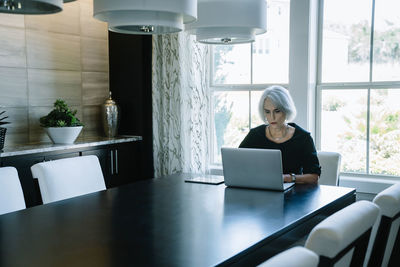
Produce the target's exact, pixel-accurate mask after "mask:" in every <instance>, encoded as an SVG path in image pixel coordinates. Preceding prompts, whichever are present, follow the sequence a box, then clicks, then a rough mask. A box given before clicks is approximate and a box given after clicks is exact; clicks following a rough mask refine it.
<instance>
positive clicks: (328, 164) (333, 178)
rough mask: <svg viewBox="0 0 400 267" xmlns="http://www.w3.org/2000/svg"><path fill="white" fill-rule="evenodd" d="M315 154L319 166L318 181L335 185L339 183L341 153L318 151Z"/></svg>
mask: <svg viewBox="0 0 400 267" xmlns="http://www.w3.org/2000/svg"><path fill="white" fill-rule="evenodd" d="M317 156H318V160H319V165H320V166H321V175H320V176H319V180H318V183H319V184H322V185H335V186H337V185H338V184H339V174H340V162H341V158H342V157H341V155H340V154H339V153H337V152H329V151H318V152H317Z"/></svg>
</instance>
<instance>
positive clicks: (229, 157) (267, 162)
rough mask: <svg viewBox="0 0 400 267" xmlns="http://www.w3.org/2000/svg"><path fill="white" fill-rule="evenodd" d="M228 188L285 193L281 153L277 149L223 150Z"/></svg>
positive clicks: (287, 186)
mask: <svg viewBox="0 0 400 267" xmlns="http://www.w3.org/2000/svg"><path fill="white" fill-rule="evenodd" d="M221 154H222V166H223V171H224V180H225V185H226V186H232V187H245V188H257V189H269V190H278V191H284V190H287V189H289V188H290V187H292V186H293V185H294V183H284V182H283V177H282V157H281V151H280V150H276V149H253V148H225V147H223V148H221Z"/></svg>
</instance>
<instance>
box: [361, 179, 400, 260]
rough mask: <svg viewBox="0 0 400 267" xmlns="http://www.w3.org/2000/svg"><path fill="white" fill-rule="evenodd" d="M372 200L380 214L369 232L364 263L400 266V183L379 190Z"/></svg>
mask: <svg viewBox="0 0 400 267" xmlns="http://www.w3.org/2000/svg"><path fill="white" fill-rule="evenodd" d="M373 202H374V203H375V204H376V205H378V206H379V208H380V209H381V213H382V214H381V217H380V220H378V221H377V222H376V225H375V226H376V227H374V228H376V229H374V230H375V231H373V232H372V234H371V235H372V236H371V239H370V244H369V246H368V253H367V259H366V261H365V263H367V262H368V266H374V267H375V266H400V231H399V226H400V183H397V184H395V185H392V186H390V187H389V188H387V189H385V190H383V191H382V192H380V193H379V194H378V195H376V197H375V198H374V200H373ZM365 265H366V264H365Z"/></svg>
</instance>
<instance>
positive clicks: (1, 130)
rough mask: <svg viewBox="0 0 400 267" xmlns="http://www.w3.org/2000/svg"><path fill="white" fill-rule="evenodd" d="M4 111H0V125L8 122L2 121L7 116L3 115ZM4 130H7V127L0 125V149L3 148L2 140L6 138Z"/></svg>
mask: <svg viewBox="0 0 400 267" xmlns="http://www.w3.org/2000/svg"><path fill="white" fill-rule="evenodd" d="M5 112H6V111H5V110H3V111H0V126H1V125H4V124H9V123H10V122H8V121H4V120H5V119H7V118H8V116H4V115H3V114H4V113H5ZM6 131H7V128H4V127H0V149H3V147H4V141H5V139H6Z"/></svg>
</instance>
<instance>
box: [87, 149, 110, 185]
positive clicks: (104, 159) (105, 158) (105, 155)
mask: <svg viewBox="0 0 400 267" xmlns="http://www.w3.org/2000/svg"><path fill="white" fill-rule="evenodd" d="M111 153H112V150H111V149H110V148H109V147H106V148H98V149H93V150H85V151H82V156H87V155H95V156H97V158H98V159H99V162H100V166H101V170H102V171H103V176H104V182H105V183H106V187H107V188H111V187H112V184H111Z"/></svg>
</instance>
